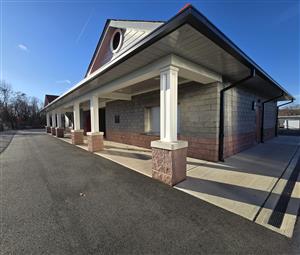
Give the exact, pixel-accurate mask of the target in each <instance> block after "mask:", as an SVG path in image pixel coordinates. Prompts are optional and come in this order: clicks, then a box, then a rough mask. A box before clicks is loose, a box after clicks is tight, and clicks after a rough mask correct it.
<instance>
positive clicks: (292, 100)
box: [275, 98, 294, 136]
mask: <svg viewBox="0 0 300 255" xmlns="http://www.w3.org/2000/svg"><path fill="white" fill-rule="evenodd" d="M293 102H294V98H292V99H291V100H290V102H287V103H284V104H281V105H278V106H277V109H276V127H275V136H278V110H279V107H281V106H284V105H287V104H291V103H293Z"/></svg>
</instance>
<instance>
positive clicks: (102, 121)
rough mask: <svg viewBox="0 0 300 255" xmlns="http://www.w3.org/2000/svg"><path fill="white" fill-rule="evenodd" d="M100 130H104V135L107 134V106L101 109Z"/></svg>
mask: <svg viewBox="0 0 300 255" xmlns="http://www.w3.org/2000/svg"><path fill="white" fill-rule="evenodd" d="M99 131H100V132H104V137H105V136H106V125H105V108H100V109H99Z"/></svg>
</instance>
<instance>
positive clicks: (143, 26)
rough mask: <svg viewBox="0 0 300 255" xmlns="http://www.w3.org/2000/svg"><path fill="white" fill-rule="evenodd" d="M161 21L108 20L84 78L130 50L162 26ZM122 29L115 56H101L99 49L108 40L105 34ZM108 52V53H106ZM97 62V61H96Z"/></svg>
mask: <svg viewBox="0 0 300 255" xmlns="http://www.w3.org/2000/svg"><path fill="white" fill-rule="evenodd" d="M163 24H164V22H163V21H146V20H120V19H108V20H107V21H106V23H105V26H104V29H103V31H102V34H101V36H100V38H99V41H98V43H97V46H96V49H95V51H94V54H93V57H92V59H91V61H90V64H89V66H88V69H87V71H86V74H85V77H87V76H88V75H89V74H90V73H92V72H94V71H95V70H96V69H99V65H100V64H101V65H104V64H105V63H107V62H108V61H111V60H112V59H114V58H116V57H118V55H120V54H121V53H122V52H123V51H126V49H128V48H130V47H131V46H132V45H133V44H134V43H136V42H138V41H140V40H141V39H143V38H144V37H145V36H147V35H148V34H149V33H151V32H152V31H153V30H155V29H156V28H158V27H159V26H161V25H163ZM116 28H118V29H122V30H123V31H124V40H123V41H124V43H123V45H122V47H121V49H120V50H119V52H118V53H117V54H107V53H106V54H105V53H104V54H103V53H102V55H101V49H102V48H104V47H105V43H104V41H105V40H107V39H110V38H106V37H107V36H106V35H107V34H109V32H110V31H111V30H112V29H116ZM107 52H109V51H107ZM99 57H100V58H101V63H98V66H96V68H94V67H93V66H95V65H96V64H97V63H96V62H97V59H98V58H99ZM98 62H99V60H98Z"/></svg>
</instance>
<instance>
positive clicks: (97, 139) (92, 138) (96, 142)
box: [87, 132, 104, 152]
mask: <svg viewBox="0 0 300 255" xmlns="http://www.w3.org/2000/svg"><path fill="white" fill-rule="evenodd" d="M87 142H88V150H89V151H91V152H94V151H101V150H103V148H104V146H103V132H88V133H87Z"/></svg>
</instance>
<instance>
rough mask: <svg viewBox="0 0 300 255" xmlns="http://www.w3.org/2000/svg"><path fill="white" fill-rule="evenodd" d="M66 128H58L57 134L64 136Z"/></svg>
mask: <svg viewBox="0 0 300 255" xmlns="http://www.w3.org/2000/svg"><path fill="white" fill-rule="evenodd" d="M64 131H65V129H64V128H56V136H57V137H64Z"/></svg>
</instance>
